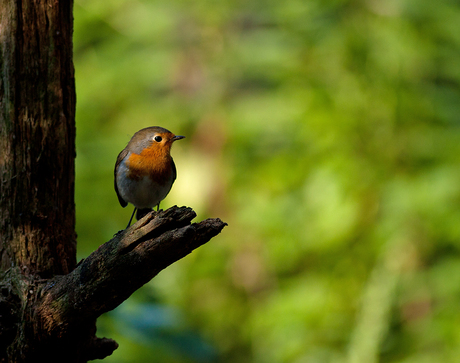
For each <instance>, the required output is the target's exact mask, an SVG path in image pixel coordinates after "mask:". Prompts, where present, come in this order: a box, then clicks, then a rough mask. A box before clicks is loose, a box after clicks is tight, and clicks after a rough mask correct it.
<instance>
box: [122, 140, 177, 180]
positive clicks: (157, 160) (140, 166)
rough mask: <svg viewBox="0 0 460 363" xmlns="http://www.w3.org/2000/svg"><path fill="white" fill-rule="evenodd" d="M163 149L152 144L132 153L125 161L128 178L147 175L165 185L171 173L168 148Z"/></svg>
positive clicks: (136, 178)
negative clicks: (136, 152) (139, 151)
mask: <svg viewBox="0 0 460 363" xmlns="http://www.w3.org/2000/svg"><path fill="white" fill-rule="evenodd" d="M165 149H166V148H160V147H158V145H156V144H153V145H152V146H151V147H149V148H145V149H144V150H142V152H141V153H140V154H134V153H132V154H131V155H130V156H129V158H128V160H127V161H126V165H127V166H128V169H129V174H128V175H127V176H128V178H130V179H133V180H139V179H141V178H143V177H144V176H149V177H150V178H151V179H152V180H153V181H155V182H157V183H158V184H160V185H165V184H166V183H167V182H168V181H169V180H170V179H171V173H172V167H171V162H172V159H171V156H170V155H169V150H165Z"/></svg>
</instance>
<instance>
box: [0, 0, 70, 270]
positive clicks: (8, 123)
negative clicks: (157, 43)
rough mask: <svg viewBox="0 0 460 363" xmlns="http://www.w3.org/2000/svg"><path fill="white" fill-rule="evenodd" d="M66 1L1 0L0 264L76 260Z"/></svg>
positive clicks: (60, 265)
mask: <svg viewBox="0 0 460 363" xmlns="http://www.w3.org/2000/svg"><path fill="white" fill-rule="evenodd" d="M72 6H73V2H72V1H54V0H46V1H38V0H1V5H0V51H1V54H0V150H1V153H0V176H1V183H0V231H1V234H0V255H1V260H0V268H1V269H2V270H5V269H7V268H9V267H11V266H21V268H23V269H24V271H23V272H24V273H28V274H34V275H35V274H37V275H40V276H42V277H44V278H45V277H50V276H52V275H53V274H64V273H68V272H69V271H71V270H72V269H73V268H74V267H75V263H76V260H75V258H76V257H75V256H76V254H75V251H76V242H75V241H76V235H75V206H74V173H75V169H74V158H75V85H74V69H73V63H72V27H73V18H72Z"/></svg>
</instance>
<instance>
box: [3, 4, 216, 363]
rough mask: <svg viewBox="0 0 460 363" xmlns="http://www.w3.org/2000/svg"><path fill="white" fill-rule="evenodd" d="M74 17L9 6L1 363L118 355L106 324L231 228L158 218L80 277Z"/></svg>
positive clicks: (186, 214) (109, 247)
mask: <svg viewBox="0 0 460 363" xmlns="http://www.w3.org/2000/svg"><path fill="white" fill-rule="evenodd" d="M72 7H73V2H72V1H71V0H70V1H69V0H66V1H62V0H61V1H59V0H41V1H38V0H0V52H1V54H0V256H1V260H0V361H1V362H37V361H39V360H44V361H47V362H69V363H72V362H86V361H87V360H90V359H96V358H99V359H102V358H104V357H106V356H107V355H109V354H111V353H112V351H113V350H114V349H116V347H117V344H116V343H115V342H114V341H113V340H111V339H105V338H104V339H99V338H96V337H95V331H96V328H95V326H96V319H97V317H98V316H100V315H101V314H102V313H104V312H106V311H109V310H111V309H113V308H115V307H116V306H118V305H119V304H120V303H121V302H122V301H123V300H125V299H126V298H128V297H129V296H130V295H131V294H132V292H134V291H135V290H136V289H138V288H139V287H140V286H142V285H143V284H145V283H146V282H147V281H149V280H150V279H151V278H152V277H154V276H155V275H156V274H157V273H158V272H159V271H160V270H161V269H163V268H165V267H167V266H168V265H169V264H171V263H173V262H174V261H176V260H178V259H180V258H182V257H183V256H185V255H187V254H188V253H190V252H191V251H192V250H193V249H194V248H197V247H198V246H200V245H202V244H203V243H206V242H207V241H208V240H209V239H210V238H212V237H213V236H215V235H216V234H218V233H219V232H220V231H221V230H222V228H223V227H224V226H225V223H223V222H222V221H220V220H219V219H209V220H206V221H203V222H201V223H198V224H191V220H192V219H193V218H194V216H195V214H194V212H193V211H192V210H191V209H189V208H177V207H173V208H171V209H169V210H167V211H160V212H158V213H156V212H153V213H151V214H149V215H147V216H146V217H144V218H143V219H141V220H140V221H139V222H138V223H136V224H135V225H133V226H131V227H130V228H129V229H127V230H125V231H123V232H121V233H118V234H117V235H116V236H115V237H114V238H113V239H112V240H111V241H109V242H107V243H106V244H104V245H103V246H101V247H100V248H99V249H98V250H97V251H95V252H94V253H93V254H91V255H90V256H89V257H88V258H87V259H85V260H84V261H83V262H82V263H80V264H79V265H78V266H76V234H75V205H74V173H75V168H74V158H75V85H74V70H73V64H72V28H73V17H72Z"/></svg>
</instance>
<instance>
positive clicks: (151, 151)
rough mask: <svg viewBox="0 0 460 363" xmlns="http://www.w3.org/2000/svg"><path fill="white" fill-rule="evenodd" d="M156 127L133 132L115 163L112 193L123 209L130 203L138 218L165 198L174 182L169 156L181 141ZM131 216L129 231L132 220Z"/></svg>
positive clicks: (171, 161) (174, 167) (173, 171)
mask: <svg viewBox="0 0 460 363" xmlns="http://www.w3.org/2000/svg"><path fill="white" fill-rule="evenodd" d="M183 138H184V136H176V135H174V134H173V133H172V132H170V131H168V130H166V129H164V128H162V127H158V126H153V127H147V128H145V129H142V130H140V131H138V132H136V133H135V134H134V135H133V137H132V138H131V140H130V141H129V143H128V145H126V147H125V148H124V149H123V150H122V151H121V152H120V154H119V155H118V158H117V161H116V163H115V171H114V179H115V192H116V193H117V196H118V200H119V202H120V204H121V206H122V207H123V208H124V207H126V206H127V205H128V203H131V204H133V205H134V207H135V208H134V212H135V211H136V209H137V214H136V217H137V219H139V218H141V217H142V216H143V215H145V214H146V213H147V212H149V211H151V210H152V208H153V207H155V206H157V208H158V207H159V205H160V202H161V201H162V200H163V199H164V198H165V197H166V196H167V195H168V193H169V191H170V190H171V187H172V185H173V183H174V180H175V179H176V166H175V164H174V160H173V158H172V157H171V155H170V151H171V146H172V144H173V142H174V141H176V140H180V139H183ZM134 212H133V215H132V216H131V219H130V220H129V223H128V227H129V225H130V224H131V220H132V218H133V216H134Z"/></svg>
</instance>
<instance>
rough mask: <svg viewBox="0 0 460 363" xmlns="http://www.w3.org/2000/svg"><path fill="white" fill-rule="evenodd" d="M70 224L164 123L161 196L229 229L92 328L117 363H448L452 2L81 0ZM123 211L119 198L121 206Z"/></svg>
mask: <svg viewBox="0 0 460 363" xmlns="http://www.w3.org/2000/svg"><path fill="white" fill-rule="evenodd" d="M74 16H75V33H74V45H75V52H74V60H75V68H76V81H77V97H78V101H77V153H78V155H77V180H76V204H77V232H78V235H79V254H80V257H84V256H86V255H88V254H89V253H91V251H92V250H94V249H95V248H97V246H98V245H99V244H102V243H103V242H105V241H107V240H108V239H110V238H111V236H112V235H113V234H114V233H115V232H116V231H118V230H119V229H122V228H123V227H124V226H125V224H126V222H127V220H128V219H129V216H130V213H131V208H127V209H125V210H123V209H122V208H121V207H120V206H119V205H118V201H117V198H116V195H115V192H114V190H113V166H114V163H115V159H116V156H117V154H118V152H119V151H121V149H122V148H123V147H124V146H125V145H126V143H127V142H128V140H129V139H130V137H131V136H132V134H133V133H134V132H135V131H137V130H139V129H141V128H143V127H147V126H153V125H160V126H163V127H165V128H167V129H170V130H171V131H172V132H174V133H176V134H181V135H186V137H187V138H186V139H185V140H184V141H181V142H180V143H177V144H175V145H174V148H173V151H172V154H173V156H174V158H175V161H176V165H177V169H178V179H177V181H176V183H175V185H174V187H173V189H172V191H171V193H170V195H169V196H168V197H167V199H166V200H165V201H164V202H163V203H162V205H161V207H162V208H168V207H170V206H171V205H174V204H178V205H188V206H191V207H192V208H194V209H195V210H196V211H197V213H198V219H203V218H207V217H220V218H222V219H223V220H225V221H226V222H228V224H229V226H228V227H227V228H226V229H224V231H223V233H222V234H221V235H220V236H218V237H217V238H215V239H214V240H212V241H211V242H210V243H209V244H207V245H205V246H203V247H201V248H200V249H199V250H197V251H196V252H194V253H193V254H192V255H190V256H188V257H186V258H185V259H183V260H181V261H179V262H177V263H176V264H174V265H173V266H171V267H169V268H168V269H166V270H165V271H163V272H162V273H161V274H160V275H159V276H157V277H156V278H155V279H154V280H153V281H152V282H151V283H149V284H148V285H146V286H145V287H144V288H142V289H141V290H140V291H139V292H138V293H136V294H135V296H133V297H132V298H130V299H129V300H128V301H127V302H126V303H125V304H123V305H122V306H121V307H120V308H117V309H116V310H115V311H114V312H111V313H108V314H106V315H105V316H103V317H102V318H101V319H100V322H99V329H100V335H102V334H105V335H107V336H109V337H113V338H115V339H117V340H118V341H119V343H120V348H119V349H118V350H117V351H115V353H114V354H113V356H111V357H109V358H108V359H106V361H107V362H144V361H145V362H243V363H244V362H254V363H279V362H286V363H287V362H289V363H291V362H292V363H300V362H308V363H311V362H313V363H314V362H347V363H360V362H363V363H372V362H404V363H413V362H421V363H425V362H426V363H428V362H456V361H458V356H459V354H460V348H459V347H460V328H459V326H460V324H459V323H460V310H459V309H458V306H460V88H459V84H460V67H459V64H460V5H459V4H458V3H457V2H455V1H451V0H441V1H438V2H433V1H429V0H417V1H416V0H388V1H378V0H333V1H321V0H311V1H302V0H286V1H272V0H266V1H261V0H254V1H249V2H247V1H238V0H233V1H230V0H224V1H216V2H214V1H206V0H195V1H193V2H190V1H183V0H172V1H162V0H131V1H130V0H112V1H102V0H91V1H90V0H76V1H75V9H74ZM128 209H129V210H128Z"/></svg>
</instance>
